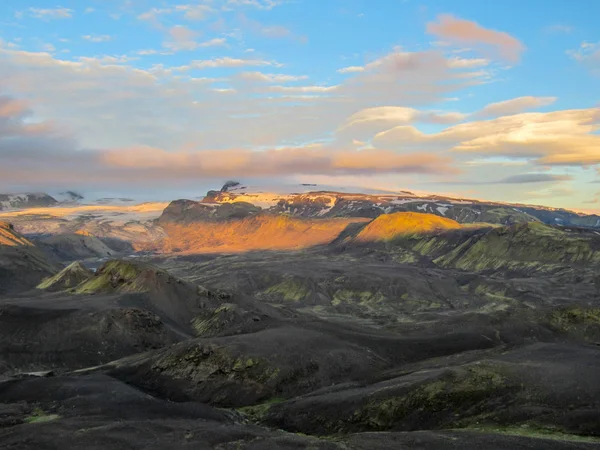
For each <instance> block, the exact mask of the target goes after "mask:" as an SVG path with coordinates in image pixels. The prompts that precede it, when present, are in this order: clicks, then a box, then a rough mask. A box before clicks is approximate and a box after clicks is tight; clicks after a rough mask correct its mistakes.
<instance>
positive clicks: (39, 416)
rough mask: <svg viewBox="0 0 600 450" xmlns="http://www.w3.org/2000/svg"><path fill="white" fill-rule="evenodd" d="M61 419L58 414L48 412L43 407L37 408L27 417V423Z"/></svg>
mask: <svg viewBox="0 0 600 450" xmlns="http://www.w3.org/2000/svg"><path fill="white" fill-rule="evenodd" d="M57 419H60V416H59V415H58V414H48V413H46V412H45V411H44V410H43V409H41V408H35V409H34V410H33V412H32V413H31V415H30V416H28V417H26V418H25V423H42V422H51V421H53V420H57Z"/></svg>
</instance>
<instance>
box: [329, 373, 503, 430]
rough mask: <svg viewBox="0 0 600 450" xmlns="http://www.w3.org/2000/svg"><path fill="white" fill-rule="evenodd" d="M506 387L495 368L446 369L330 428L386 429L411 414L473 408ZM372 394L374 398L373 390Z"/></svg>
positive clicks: (428, 413) (364, 407)
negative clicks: (414, 387) (439, 375)
mask: <svg viewBox="0 0 600 450" xmlns="http://www.w3.org/2000/svg"><path fill="white" fill-rule="evenodd" d="M510 389H513V386H512V385H510V384H508V382H507V379H506V378H505V377H504V376H503V375H502V374H501V373H500V372H499V370H498V368H496V367H492V366H486V365H482V364H473V365H470V366H468V367H465V368H464V370H460V371H452V372H448V373H446V374H445V375H444V376H442V377H441V378H439V379H438V380H435V381H432V382H429V383H427V384H424V385H422V386H420V387H418V388H416V389H414V390H412V391H410V392H408V393H407V394H406V395H403V396H399V397H391V398H390V397H386V398H381V399H377V398H374V399H373V400H371V401H369V402H368V403H367V404H366V405H364V406H363V407H361V408H360V409H358V410H357V411H355V412H354V414H353V416H352V418H351V419H350V420H349V421H348V422H346V423H337V424H332V425H333V426H332V430H336V431H349V430H352V429H353V428H354V427H357V426H358V428H359V429H366V430H372V431H386V430H390V429H392V428H394V427H395V426H396V425H397V424H398V423H399V422H401V421H402V420H404V419H406V418H407V417H409V416H410V415H412V414H415V413H420V414H427V415H431V414H436V413H450V412H453V411H458V410H460V408H465V407H468V408H473V407H476V405H477V404H479V403H482V402H484V401H485V400H486V399H488V398H490V397H493V396H494V395H497V394H499V393H501V392H504V391H508V390H510ZM373 396H374V397H377V393H374V394H373ZM482 412H483V409H482ZM473 420H476V419H473Z"/></svg>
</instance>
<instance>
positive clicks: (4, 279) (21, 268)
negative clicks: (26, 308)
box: [0, 222, 60, 294]
mask: <svg viewBox="0 0 600 450" xmlns="http://www.w3.org/2000/svg"><path fill="white" fill-rule="evenodd" d="M59 270H60V266H59V265H58V264H57V263H55V262H54V261H52V260H51V259H49V257H48V255H46V254H45V253H44V252H42V251H41V250H40V249H39V248H37V247H36V246H35V245H34V244H33V243H32V242H31V241H29V240H28V239H26V238H25V237H24V236H22V235H21V234H19V233H17V232H16V231H15V230H14V228H13V226H12V225H11V224H9V223H7V222H0V294H7V293H11V292H17V291H21V290H26V289H32V288H34V287H35V286H36V285H37V284H38V283H39V282H40V281H41V280H42V279H43V278H45V277H47V276H49V275H52V274H54V273H56V272H58V271H59Z"/></svg>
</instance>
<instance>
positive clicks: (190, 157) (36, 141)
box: [0, 97, 456, 187]
mask: <svg viewBox="0 0 600 450" xmlns="http://www.w3.org/2000/svg"><path fill="white" fill-rule="evenodd" d="M31 116H32V111H31V109H30V107H29V105H27V104H26V103H24V102H22V101H19V100H15V99H13V98H10V97H0V164H1V166H2V168H3V169H4V170H3V177H2V180H1V181H0V186H1V187H5V186H9V185H14V184H18V183H22V182H30V183H38V182H39V183H50V182H52V183H56V182H59V183H62V184H63V185H64V184H67V185H68V184H70V183H77V184H79V185H90V184H94V183H107V182H116V183H120V184H119V185H123V184H128V185H135V184H139V185H146V186H147V185H149V184H150V183H156V182H158V181H169V182H171V181H175V182H184V181H188V182H195V181H196V180H197V178H198V177H199V176H202V177H209V178H214V177H217V178H223V177H241V176H244V175H246V174H248V173H252V174H253V176H289V175H311V174H314V175H331V176H338V175H348V174H362V175H373V174H386V173H395V174H403V173H405V174H411V173H414V174H421V175H435V174H448V173H455V172H456V169H455V168H454V167H453V166H452V161H451V159H449V158H448V157H443V156H440V155H436V154H432V153H426V152H419V153H413V154H398V153H396V152H392V151H387V150H360V151H358V150H339V149H335V148H330V147H326V146H322V145H306V146H301V147H286V148H272V149H267V150H263V151H255V150H251V149H244V148H228V149H219V150H210V149H202V150H195V149H189V150H177V151H166V150H164V149H160V148H156V147H152V146H149V145H137V146H133V147H126V148H116V149H96V150H93V149H82V148H80V146H79V144H78V142H77V140H76V139H74V138H73V136H71V135H70V133H69V132H67V131H65V130H63V129H61V128H59V127H57V126H56V125H55V124H53V123H51V122H37V123H31V122H28V118H30V117H31Z"/></svg>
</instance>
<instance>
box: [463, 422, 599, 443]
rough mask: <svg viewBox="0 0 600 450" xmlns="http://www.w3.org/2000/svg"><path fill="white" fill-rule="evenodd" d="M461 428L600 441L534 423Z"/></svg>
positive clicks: (543, 437) (564, 439) (517, 434)
mask: <svg viewBox="0 0 600 450" xmlns="http://www.w3.org/2000/svg"><path fill="white" fill-rule="evenodd" d="M461 430H468V431H479V432H482V433H497V434H507V435H510V436H523V437H530V438H537V439H551V440H554V441H566V442H591V443H597V442H600V438H598V437H594V436H580V435H577V434H570V433H565V432H564V431H562V430H559V429H557V428H545V427H540V426H537V425H534V424H523V425H520V426H505V427H500V426H495V425H490V426H477V427H467V428H462V429H461Z"/></svg>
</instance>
